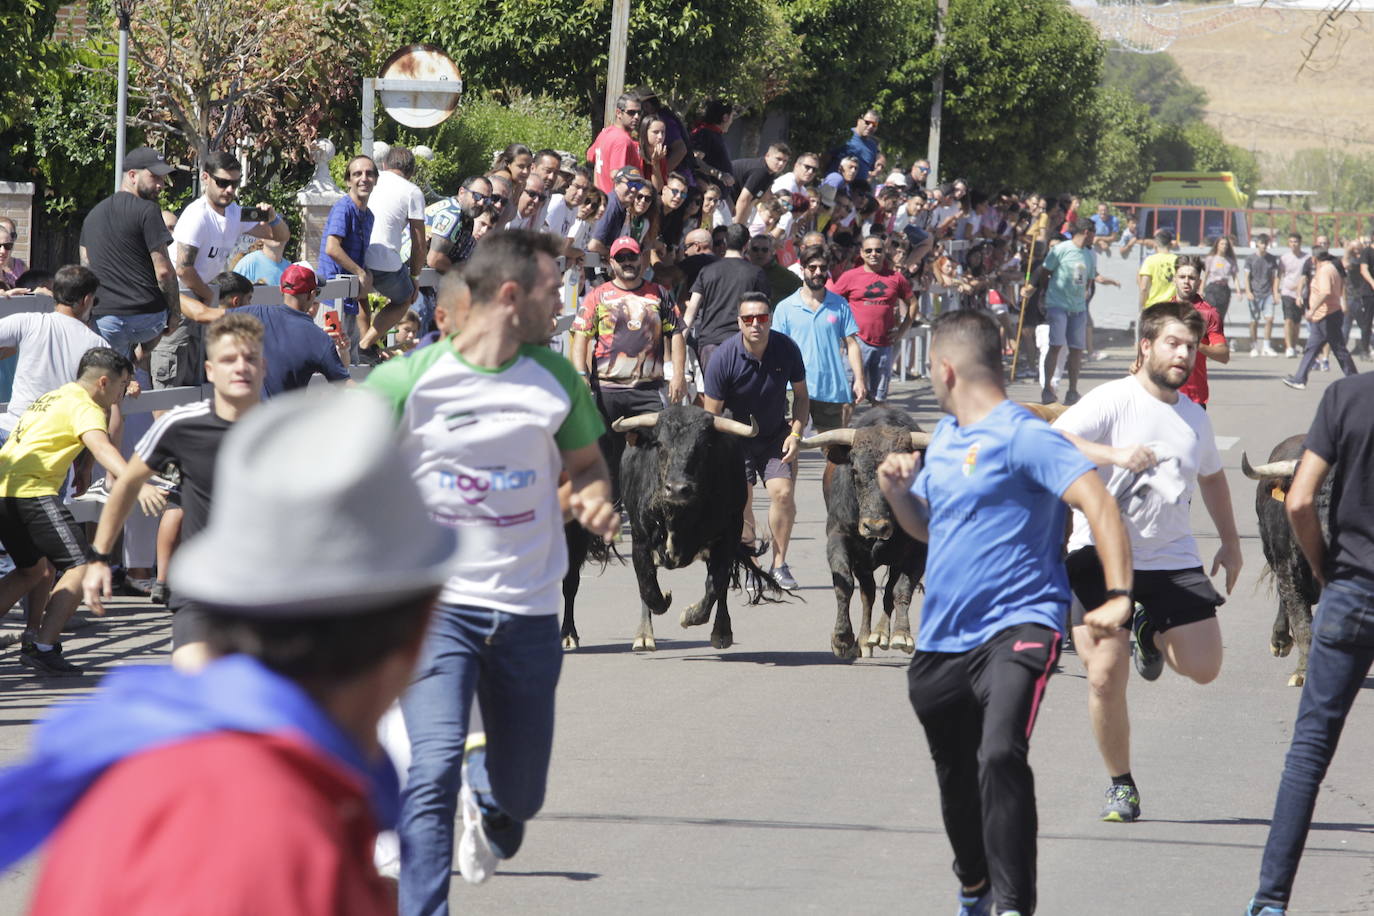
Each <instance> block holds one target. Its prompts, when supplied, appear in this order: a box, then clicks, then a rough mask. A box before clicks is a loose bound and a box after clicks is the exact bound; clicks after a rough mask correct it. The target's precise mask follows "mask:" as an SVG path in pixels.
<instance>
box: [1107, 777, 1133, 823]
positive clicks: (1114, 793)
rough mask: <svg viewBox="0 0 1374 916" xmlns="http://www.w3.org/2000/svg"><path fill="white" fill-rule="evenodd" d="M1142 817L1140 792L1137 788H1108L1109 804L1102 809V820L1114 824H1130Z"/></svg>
mask: <svg viewBox="0 0 1374 916" xmlns="http://www.w3.org/2000/svg"><path fill="white" fill-rule="evenodd" d="M1138 817H1140V790H1139V789H1137V788H1136V787H1135V786H1108V787H1107V804H1106V805H1104V806H1103V808H1102V820H1104V821H1111V822H1112V823H1114V824H1129V823H1131V822H1132V821H1134V820H1135V819H1136V818H1138Z"/></svg>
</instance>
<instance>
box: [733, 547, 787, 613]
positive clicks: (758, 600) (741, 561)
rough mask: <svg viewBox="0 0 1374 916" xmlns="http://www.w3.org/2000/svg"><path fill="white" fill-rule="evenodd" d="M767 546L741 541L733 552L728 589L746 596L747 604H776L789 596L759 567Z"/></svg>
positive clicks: (775, 580) (770, 575) (776, 581)
mask: <svg viewBox="0 0 1374 916" xmlns="http://www.w3.org/2000/svg"><path fill="white" fill-rule="evenodd" d="M769 546H770V545H769V544H768V542H767V541H759V542H758V544H757V545H755V544H747V543H745V542H743V541H741V542H740V543H739V547H738V548H736V550H735V558H734V562H733V563H731V564H730V587H731V588H733V589H736V590H742V591H743V592H744V593H745V594H746V595H748V596H749V600H748V602H747V603H748V604H762V603H763V602H765V601H767V602H769V603H772V604H776V603H778V602H781V601H782V599H783V596H784V595H786V594H790V593H789V592H787V590H786V589H784V588H783V587H782V586H781V585H779V584H778V580H777V579H774V578H773V576H772V574H770V573H769V572H768V571H767V570H765V569H764V568H763V567H762V566H760V565H759V557H761V556H763V555H764V554H765V553H767V552H768V549H769Z"/></svg>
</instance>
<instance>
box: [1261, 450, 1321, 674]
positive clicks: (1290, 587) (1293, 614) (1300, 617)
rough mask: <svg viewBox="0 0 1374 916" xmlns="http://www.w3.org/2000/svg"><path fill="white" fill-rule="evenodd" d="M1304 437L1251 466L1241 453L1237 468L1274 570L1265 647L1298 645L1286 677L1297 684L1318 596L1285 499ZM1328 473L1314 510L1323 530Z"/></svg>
mask: <svg viewBox="0 0 1374 916" xmlns="http://www.w3.org/2000/svg"><path fill="white" fill-rule="evenodd" d="M1305 438H1306V437H1305V436H1290V437H1289V438H1287V439H1284V440H1283V441H1282V442H1280V443H1279V444H1278V445H1276V446H1275V447H1274V450H1273V451H1272V452H1270V453H1269V460H1268V462H1266V463H1264V464H1261V465H1260V466H1259V467H1251V466H1250V460H1249V459H1248V458H1247V457H1246V456H1245V455H1243V454H1242V455H1241V458H1240V469H1241V472H1242V473H1244V474H1245V476H1246V477H1249V478H1250V479H1251V480H1258V481H1259V485H1258V486H1256V487H1255V515H1257V516H1258V517H1259V531H1260V543H1261V545H1263V547H1264V561H1265V562H1266V563H1267V564H1269V569H1270V571H1272V572H1273V574H1274V585H1275V587H1276V588H1277V589H1278V593H1279V612H1278V616H1277V617H1275V618H1274V631H1273V635H1272V636H1271V637H1270V640H1269V650H1270V651H1271V652H1273V653H1274V655H1276V656H1278V657H1280V658H1282V657H1284V656H1286V655H1287V654H1288V653H1290V652H1292V651H1293V647H1294V646H1297V647H1298V667H1297V668H1296V669H1295V670H1294V671H1293V676H1292V677H1290V678H1289V679H1288V684H1289V686H1292V687H1301V686H1302V684H1303V682H1304V681H1305V680H1306V679H1307V652H1308V649H1310V648H1311V645H1312V605H1314V604H1316V603H1317V599H1318V598H1320V597H1321V586H1320V585H1318V584H1317V577H1316V576H1314V575H1312V567H1311V566H1309V565H1308V563H1307V558H1306V557H1305V556H1303V553H1302V548H1300V547H1299V546H1298V539H1297V537H1296V536H1295V535H1294V534H1293V528H1292V526H1291V525H1290V524H1289V523H1288V516H1287V515H1286V514H1285V511H1284V502H1285V500H1286V499H1287V496H1288V487H1289V485H1290V484H1292V482H1293V472H1294V471H1296V470H1297V468H1298V459H1299V458H1301V457H1302V451H1303V441H1304V439H1305ZM1331 480H1332V478H1331V477H1329V476H1328V477H1327V479H1326V482H1325V483H1323V484H1322V488H1321V489H1320V490H1319V491H1317V513H1318V515H1319V516H1320V518H1321V520H1322V531H1323V532H1325V531H1326V529H1327V520H1328V517H1329V515H1330V509H1331Z"/></svg>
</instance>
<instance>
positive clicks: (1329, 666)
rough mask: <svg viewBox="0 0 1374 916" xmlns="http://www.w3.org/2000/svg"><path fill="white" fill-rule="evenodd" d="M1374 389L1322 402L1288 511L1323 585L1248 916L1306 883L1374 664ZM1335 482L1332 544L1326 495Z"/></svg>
mask: <svg viewBox="0 0 1374 916" xmlns="http://www.w3.org/2000/svg"><path fill="white" fill-rule="evenodd" d="M1371 405H1374V381H1371V378H1370V376H1368V375H1361V376H1348V377H1346V378H1344V379H1341V380H1340V381H1338V382H1336V383H1335V384H1333V385H1331V386H1330V387H1328V388H1327V389H1326V391H1325V392H1324V393H1323V394H1322V400H1321V404H1320V405H1319V406H1318V407H1317V416H1316V417H1315V418H1314V419H1313V421H1312V428H1311V429H1310V430H1309V431H1308V433H1307V442H1306V444H1305V450H1304V452H1303V456H1302V461H1300V462H1299V463H1298V468H1297V471H1296V473H1294V475H1293V483H1292V484H1291V485H1290V486H1289V488H1288V496H1287V498H1286V499H1285V501H1284V509H1285V511H1286V512H1287V514H1288V520H1289V522H1291V523H1292V525H1293V533H1294V534H1295V535H1296V536H1297V541H1298V545H1299V546H1300V547H1301V548H1302V552H1303V556H1305V557H1306V558H1307V562H1308V564H1309V565H1310V566H1311V567H1312V572H1313V573H1314V574H1315V575H1316V577H1317V581H1318V582H1320V583H1321V585H1322V596H1321V602H1320V603H1319V604H1318V605H1317V614H1316V618H1315V619H1314V620H1313V626H1312V649H1311V652H1310V653H1309V655H1308V657H1307V680H1306V682H1305V683H1304V684H1303V685H1302V700H1301V702H1300V703H1299V705H1298V720H1297V723H1296V724H1295V725H1294V726H1293V744H1292V746H1291V747H1290V748H1289V750H1288V759H1287V761H1286V762H1285V763H1284V766H1283V778H1282V779H1281V780H1280V781H1279V795H1278V800H1277V801H1276V802H1275V803H1274V818H1273V820H1271V821H1270V822H1269V840H1268V842H1267V843H1266V844H1265V846H1264V860H1263V862H1262V864H1261V865H1260V884H1259V891H1258V892H1257V893H1256V894H1255V897H1254V899H1253V900H1251V901H1250V906H1249V908H1248V909H1246V911H1245V912H1246V913H1247V914H1249V916H1284V913H1285V911H1286V909H1287V907H1288V900H1289V897H1290V896H1291V894H1292V892H1293V879H1294V878H1295V877H1297V873H1298V862H1299V861H1300V860H1301V858H1302V849H1303V845H1304V844H1305V843H1306V842H1307V831H1308V829H1309V828H1310V827H1311V825H1312V812H1313V811H1314V810H1315V808H1316V804H1317V790H1318V789H1319V788H1320V786H1321V781H1322V778H1323V777H1324V776H1325V775H1326V769H1327V767H1328V766H1330V764H1331V758H1332V757H1333V756H1335V753H1336V744H1337V742H1338V741H1339V740H1340V737H1341V729H1342V728H1343V727H1344V726H1345V720H1346V716H1347V715H1349V713H1350V708H1351V706H1352V705H1353V704H1354V702H1355V697H1356V696H1357V695H1359V693H1360V690H1361V688H1362V687H1363V686H1364V684H1365V679H1366V678H1367V677H1368V676H1369V670H1370V666H1371V665H1374V615H1371V614H1370V613H1369V609H1370V607H1374V516H1372V515H1371V514H1370V512H1369V505H1370V501H1371V500H1370V496H1371V494H1372V493H1374V487H1372V486H1371V481H1374V466H1371V459H1374V449H1371V443H1374V408H1371ZM1328 475H1332V480H1331V517H1330V530H1331V536H1330V543H1327V539H1326V538H1325V537H1324V536H1323V533H1322V519H1321V516H1320V514H1319V512H1318V509H1317V504H1316V499H1317V492H1318V491H1319V490H1320V489H1321V488H1322V484H1323V482H1324V481H1325V480H1326V478H1327V476H1328Z"/></svg>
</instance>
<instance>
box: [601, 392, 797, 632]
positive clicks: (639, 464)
mask: <svg viewBox="0 0 1374 916" xmlns="http://www.w3.org/2000/svg"><path fill="white" fill-rule="evenodd" d="M612 428H613V429H614V430H615V431H616V432H620V433H625V434H626V436H625V441H626V449H625V452H624V455H623V456H622V457H621V460H620V492H621V496H622V498H623V500H624V505H625V514H626V516H627V517H628V518H629V522H630V534H631V538H632V539H633V548H632V552H631V555H630V556H631V560H632V561H633V563H634V568H635V578H636V579H638V580H639V597H640V622H639V630H638V631H637V632H636V633H635V638H634V643H633V647H634V648H635V649H647V650H650V651H652V650H653V649H654V648H655V644H654V628H653V621H652V618H651V617H650V615H651V614H662V613H664V612H665V611H667V610H668V605H669V604H671V603H672V595H671V593H665V592H664V591H663V590H662V589H661V588H660V587H659V584H658V567H660V566H662V567H664V568H666V569H678V568H680V567H683V566H687V565H688V564H690V563H691V562H693V561H694V560H696V559H698V558H704V559H705V560H706V571H707V572H706V592H705V594H704V595H703V596H702V599H701V600H700V601H698V602H696V603H695V604H692V605H690V606H689V607H688V608H686V609H685V610H684V611H683V612H682V615H681V617H680V618H679V623H681V624H682V626H684V627H691V626H697V625H699V624H703V623H706V621H708V620H710V619H711V613H712V611H713V610H714V611H715V626H714V627H713V628H712V630H711V645H712V646H714V647H715V648H717V649H726V648H729V647H730V645H731V644H732V643H733V642H734V633H733V631H732V630H731V627H730V611H729V608H728V607H727V606H726V595H727V593H728V592H729V589H730V587H731V585H732V584H733V585H735V586H736V587H738V586H739V584H740V573H741V572H743V573H745V575H746V576H747V577H748V578H749V579H750V580H752V581H753V582H754V583H756V584H757V585H758V586H759V587H758V590H757V591H756V592H755V594H754V596H753V598H752V600H753V601H758V600H761V599H762V596H763V591H764V589H767V590H769V591H770V592H772V593H774V594H776V593H777V592H778V586H777V583H776V582H775V581H774V580H773V578H772V576H770V575H768V574H767V573H765V572H764V571H763V570H761V569H760V568H759V566H758V563H757V561H756V554H755V553H754V551H753V550H752V549H751V548H750V547H749V546H748V545H744V544H741V542H740V535H741V533H742V532H743V529H744V506H745V500H746V497H747V495H748V490H747V489H746V487H747V484H746V482H745V477H744V452H743V450H742V448H741V444H740V443H741V438H750V437H752V436H755V435H757V434H758V426H757V425H756V424H755V425H751V426H746V425H745V424H743V423H740V422H738V421H735V420H727V419H725V418H723V417H712V416H711V415H710V414H708V413H707V412H706V411H704V410H702V409H701V408H700V407H693V406H673V407H665V408H664V409H663V410H660V411H657V412H655V413H649V414H641V415H639V416H636V417H625V418H623V419H620V420H617V421H616V422H615V423H614V424H612Z"/></svg>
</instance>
